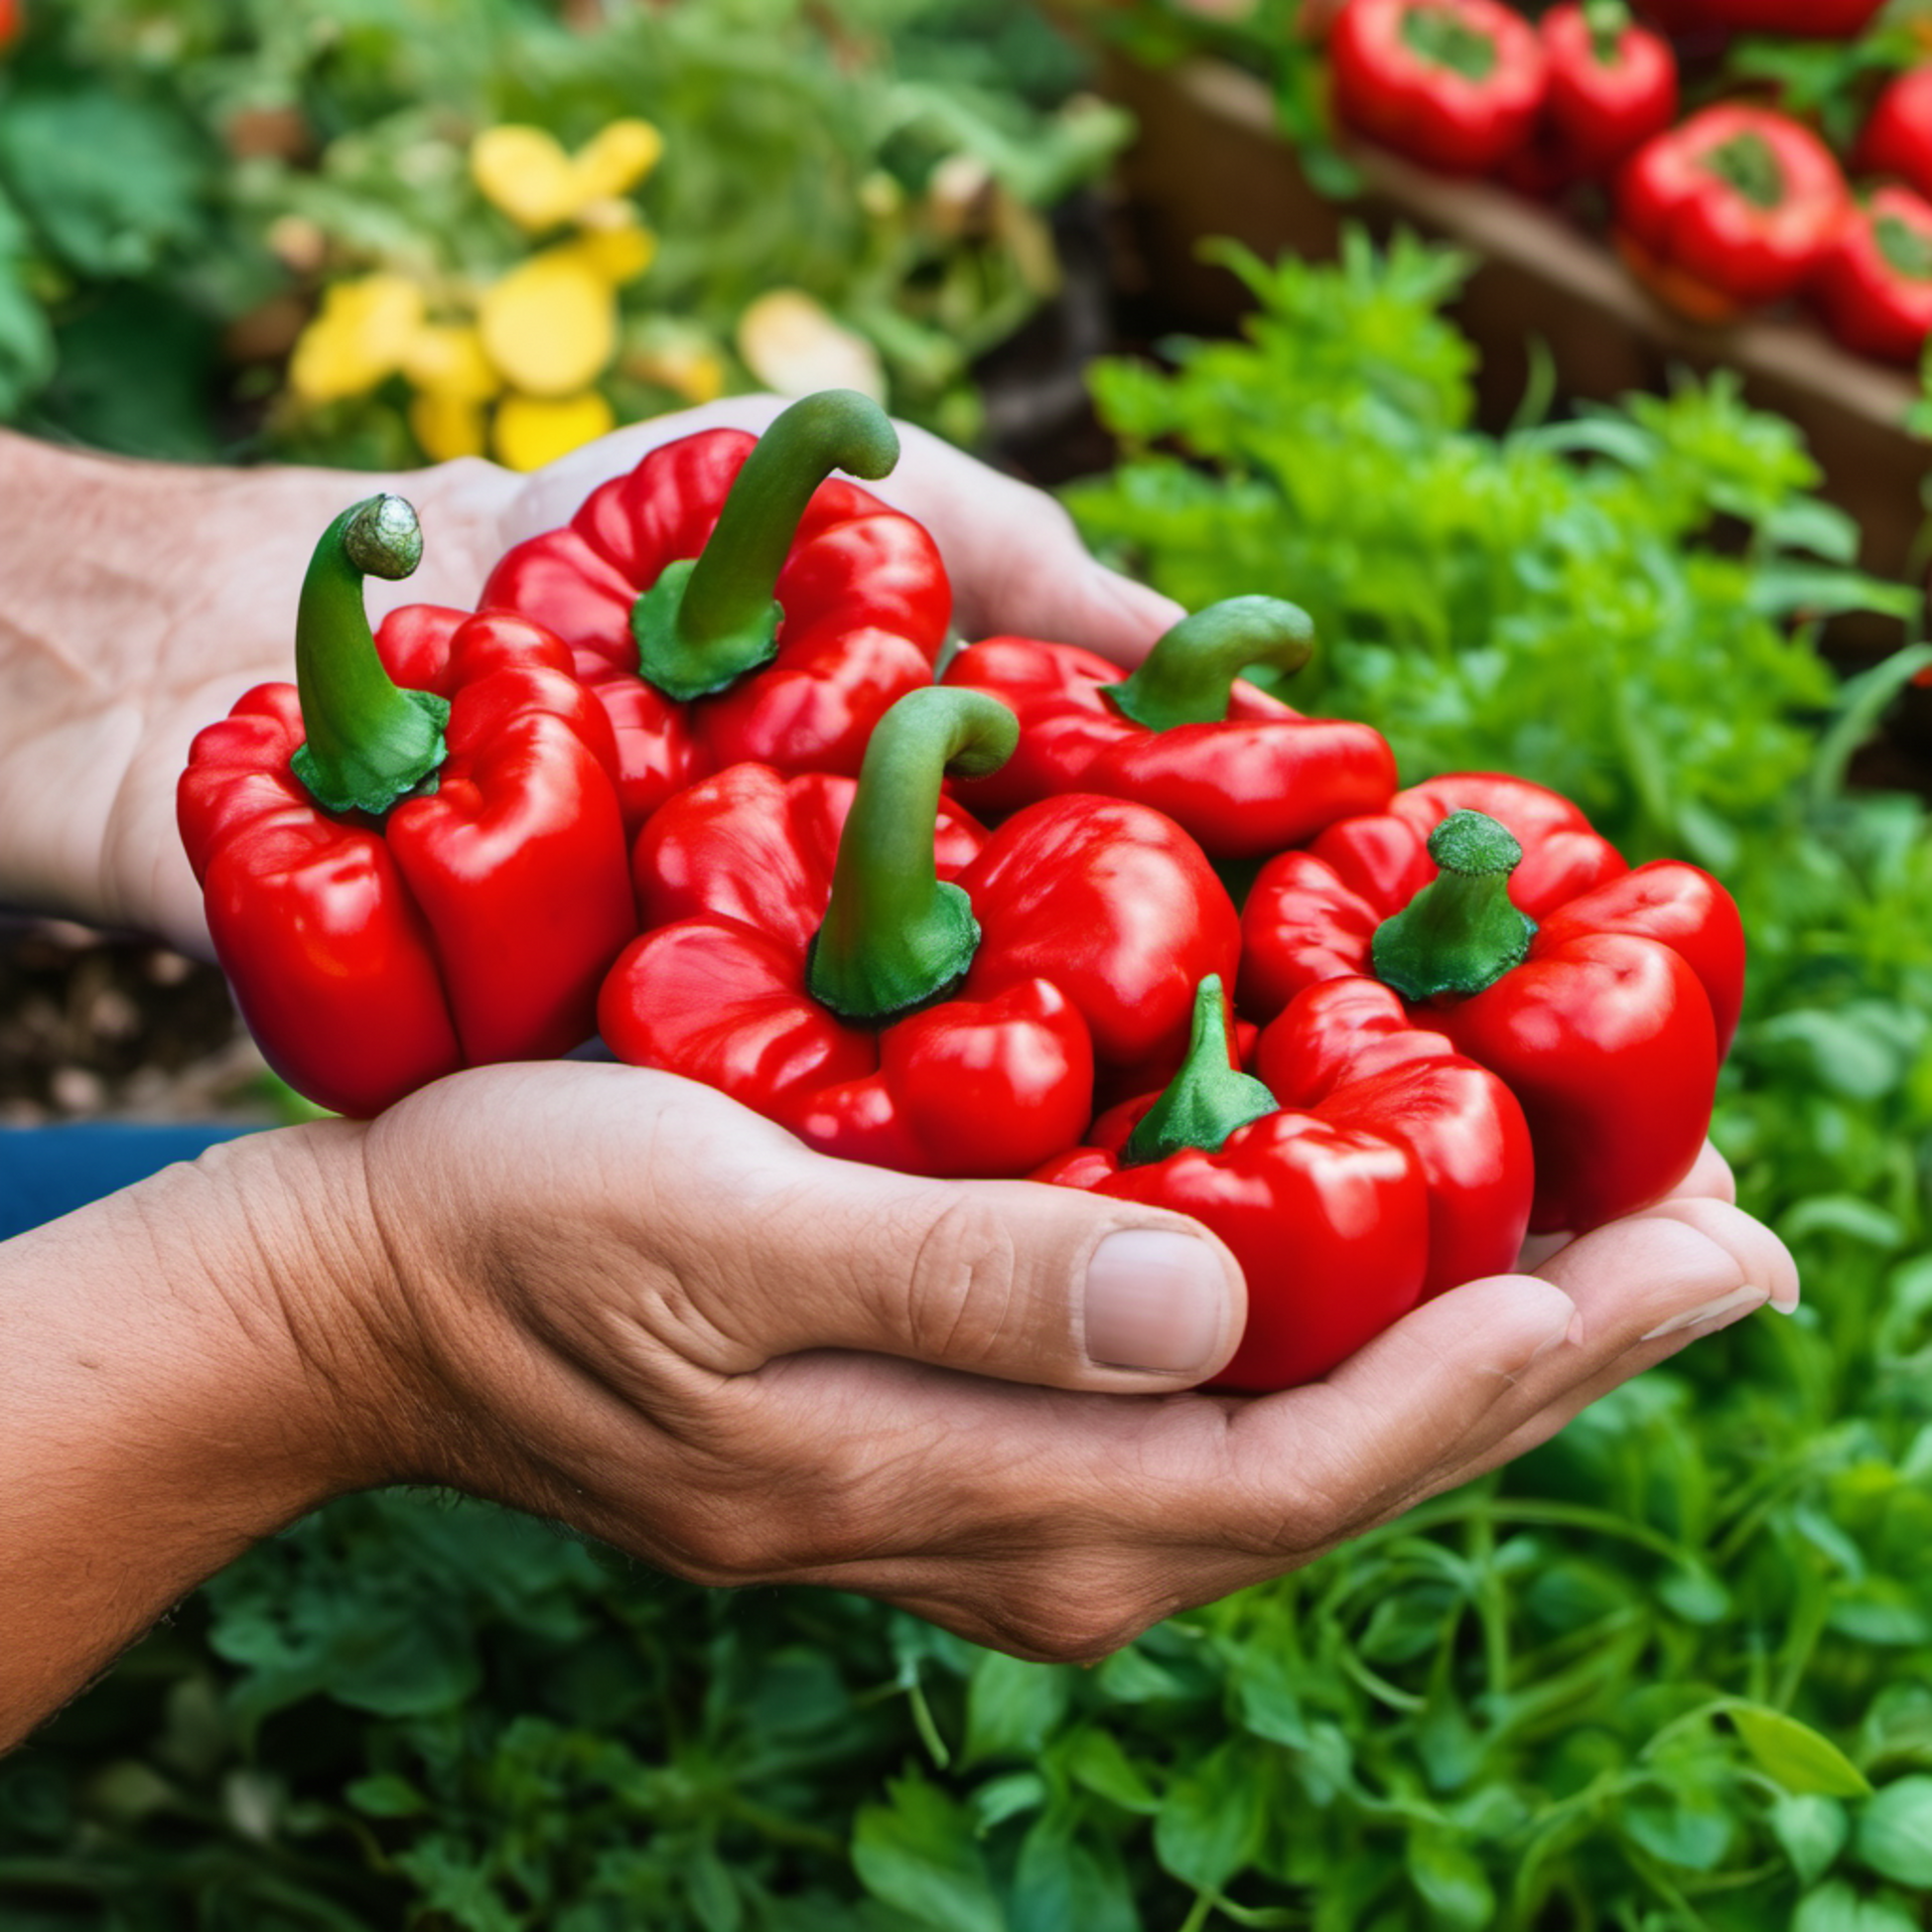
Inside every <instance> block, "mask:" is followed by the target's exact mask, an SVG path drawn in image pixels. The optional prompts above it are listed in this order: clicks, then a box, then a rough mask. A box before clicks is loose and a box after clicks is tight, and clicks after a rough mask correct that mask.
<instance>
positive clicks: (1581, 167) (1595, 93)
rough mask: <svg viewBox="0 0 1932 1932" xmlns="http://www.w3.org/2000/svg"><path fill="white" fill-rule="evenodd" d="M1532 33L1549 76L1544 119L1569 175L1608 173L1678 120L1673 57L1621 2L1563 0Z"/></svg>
mask: <svg viewBox="0 0 1932 1932" xmlns="http://www.w3.org/2000/svg"><path fill="white" fill-rule="evenodd" d="M1538 31H1539V32H1540V33H1541V34H1542V37H1543V52H1544V56H1545V58H1546V59H1547V61H1548V63H1549V74H1550V80H1549V91H1548V94H1547V95H1546V97H1545V101H1544V120H1545V123H1546V125H1547V127H1548V129H1549V132H1550V136H1551V146H1552V148H1553V150H1554V153H1555V156H1556V158H1557V160H1558V162H1559V165H1560V166H1561V167H1562V168H1563V170H1564V172H1566V173H1567V174H1569V175H1571V176H1572V177H1584V178H1594V177H1596V176H1599V175H1604V174H1607V173H1608V172H1609V171H1610V169H1611V168H1613V167H1614V166H1615V165H1616V164H1617V163H1618V162H1619V161H1621V160H1622V159H1623V158H1624V156H1625V155H1627V154H1629V153H1631V152H1632V150H1634V149H1636V148H1640V147H1641V146H1642V145H1643V144H1644V143H1645V142H1646V141H1648V140H1649V139H1650V138H1651V137H1652V136H1653V135H1656V134H1661V133H1662V132H1663V131H1664V129H1665V128H1667V127H1669V126H1670V124H1671V122H1672V121H1674V120H1675V119H1676V118H1677V57H1676V55H1674V54H1673V53H1672V52H1671V49H1670V43H1669V42H1668V41H1666V40H1665V39H1664V38H1663V37H1662V36H1661V35H1658V34H1653V33H1652V32H1651V31H1650V30H1649V29H1648V28H1646V27H1639V26H1637V25H1635V24H1634V23H1633V22H1632V20H1631V18H1630V12H1629V9H1628V8H1627V7H1626V6H1624V5H1623V0H1565V4H1564V5H1562V6H1559V7H1552V8H1551V9H1550V11H1549V12H1548V13H1547V14H1545V15H1544V16H1543V20H1542V23H1541V25H1540V28H1539V30H1538Z"/></svg>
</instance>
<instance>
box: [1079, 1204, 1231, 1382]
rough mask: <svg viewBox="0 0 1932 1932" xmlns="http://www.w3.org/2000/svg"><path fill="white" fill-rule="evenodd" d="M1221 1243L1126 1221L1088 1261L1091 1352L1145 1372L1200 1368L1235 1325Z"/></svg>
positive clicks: (1100, 1360) (1099, 1360) (1109, 1363)
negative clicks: (1230, 1319)
mask: <svg viewBox="0 0 1932 1932" xmlns="http://www.w3.org/2000/svg"><path fill="white" fill-rule="evenodd" d="M1227 1300H1228V1287H1227V1278H1226V1276H1225V1275H1224V1274H1223V1273H1222V1271H1221V1264H1220V1261H1219V1259H1218V1258H1217V1257H1216V1255H1215V1253H1214V1251H1213V1249H1211V1248H1210V1247H1208V1245H1207V1244H1206V1242H1204V1241H1198V1240H1196V1239H1195V1238H1194V1237H1193V1236H1192V1235H1191V1234H1175V1233H1173V1232H1171V1231H1170V1230H1169V1229H1167V1228H1122V1229H1121V1230H1120V1231H1119V1232H1118V1233H1115V1234H1110V1235H1108V1236H1107V1238H1106V1239H1105V1240H1104V1241H1102V1242H1101V1244H1100V1245H1099V1247H1097V1248H1096V1249H1094V1251H1093V1259H1092V1260H1091V1261H1089V1262H1088V1263H1087V1300H1086V1321H1087V1359H1088V1360H1089V1361H1091V1362H1094V1363H1095V1364H1097V1365H1098V1366H1100V1367H1102V1368H1125V1369H1133V1370H1136V1371H1138V1372H1140V1373H1142V1374H1154V1375H1197V1374H1199V1373H1201V1372H1202V1371H1203V1370H1205V1369H1206V1368H1207V1367H1208V1366H1209V1364H1210V1363H1211V1362H1212V1361H1213V1360H1214V1358H1215V1356H1216V1354H1217V1353H1218V1351H1219V1349H1220V1346H1221V1337H1222V1335H1223V1334H1224V1333H1225V1332H1226V1329H1227Z"/></svg>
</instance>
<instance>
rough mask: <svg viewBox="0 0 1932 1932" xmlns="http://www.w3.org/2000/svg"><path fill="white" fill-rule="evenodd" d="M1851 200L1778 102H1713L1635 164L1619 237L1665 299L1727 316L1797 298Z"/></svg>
mask: <svg viewBox="0 0 1932 1932" xmlns="http://www.w3.org/2000/svg"><path fill="white" fill-rule="evenodd" d="M1849 206H1850V195H1849V192H1848V190H1847V189H1846V186H1845V178H1844V176H1843V175H1842V174H1841V173H1840V172H1839V166H1838V163H1837V162H1836V161H1835V160H1834V159H1833V158H1832V153H1831V150H1830V149H1829V148H1827V147H1826V146H1825V144H1824V143H1823V142H1822V141H1821V140H1819V138H1818V137H1817V135H1815V134H1813V133H1812V132H1811V130H1810V129H1809V128H1806V127H1802V126H1800V125H1799V124H1798V122H1796V121H1794V120H1792V119H1790V118H1789V116H1787V115H1784V114H1779V113H1776V112H1774V111H1773V110H1772V109H1770V108H1768V107H1753V106H1750V105H1747V104H1745V103H1742V102H1728V103H1725V105H1723V106H1718V107H1707V108H1705V109H1704V110H1703V111H1702V112H1701V113H1697V114H1693V115H1692V116H1691V117H1690V119H1689V120H1687V121H1685V122H1683V123H1682V124H1681V125H1680V126H1678V127H1675V128H1673V129H1672V130H1671V131H1670V132H1669V133H1668V134H1660V135H1658V136H1657V137H1656V139H1654V140H1652V141H1649V142H1646V143H1645V145H1644V146H1643V147H1641V148H1639V149H1638V150H1637V152H1636V153H1635V154H1634V155H1632V156H1631V157H1630V159H1629V160H1628V161H1627V162H1625V163H1624V165H1623V169H1622V172H1621V173H1620V174H1619V175H1618V177H1617V182H1616V227H1615V230H1614V233H1615V239H1616V244H1617V247H1618V249H1619V251H1620V252H1621V253H1622V255H1623V256H1624V259H1625V260H1626V261H1627V262H1628V263H1629V265H1630V267H1631V269H1632V271H1633V272H1634V273H1635V274H1636V275H1637V276H1638V277H1639V278H1640V279H1641V280H1642V281H1644V282H1645V283H1646V284H1647V285H1648V286H1649V287H1650V288H1651V289H1652V290H1653V291H1654V292H1655V293H1656V294H1657V295H1658V296H1659V297H1660V299H1662V300H1663V301H1665V302H1667V303H1669V304H1670V305H1671V306H1672V307H1673V308H1676V309H1680V310H1682V311H1683V312H1684V313H1685V314H1686V315H1689V316H1692V317H1695V318H1696V319H1698V320H1700V321H1705V322H1718V321H1725V320H1728V319H1729V318H1731V317H1734V316H1735V315H1737V314H1738V313H1739V311H1741V310H1743V309H1746V308H1749V307H1751V306H1753V305H1755V304H1758V303H1764V302H1775V301H1776V300H1778V298H1779V297H1781V296H1786V295H1790V294H1792V293H1793V292H1794V291H1795V290H1796V289H1797V288H1798V286H1799V284H1800V283H1802V282H1803V281H1804V280H1805V278H1806V277H1807V276H1808V275H1809V274H1810V273H1811V271H1812V270H1813V269H1814V268H1816V267H1817V265H1818V263H1819V261H1820V260H1821V258H1822V257H1823V255H1824V253H1825V250H1826V249H1827V248H1829V247H1830V246H1831V244H1832V241H1833V238H1834V237H1835V236H1836V235H1837V233H1838V228H1839V224H1840V223H1841V222H1842V221H1843V220H1844V218H1845V213H1846V209H1847V207H1849Z"/></svg>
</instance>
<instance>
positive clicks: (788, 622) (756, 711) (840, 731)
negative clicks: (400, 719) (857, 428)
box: [479, 429, 952, 831]
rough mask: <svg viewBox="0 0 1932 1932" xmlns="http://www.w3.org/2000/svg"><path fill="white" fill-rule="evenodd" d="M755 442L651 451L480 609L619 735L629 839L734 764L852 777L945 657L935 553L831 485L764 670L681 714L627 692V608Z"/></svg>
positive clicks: (676, 552)
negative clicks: (554, 662)
mask: <svg viewBox="0 0 1932 1932" xmlns="http://www.w3.org/2000/svg"><path fill="white" fill-rule="evenodd" d="M757 440H758V439H756V438H755V437H753V436H750V435H748V434H747V433H746V432H745V431H743V430H731V429H720V430H706V431H703V432H702V433H700V434H699V435H696V436H688V437H685V438H683V439H682V440H680V441H679V442H676V443H669V444H666V445H664V446H663V447H662V448H661V449H657V450H653V451H652V452H651V453H650V454H649V455H648V456H646V457H645V458H644V459H643V461H642V462H641V463H639V464H638V465H637V467H636V469H634V470H633V471H631V472H630V474H629V475H628V476H624V477H619V478H616V479H614V480H613V481H612V482H610V483H605V484H604V485H603V486H602V487H601V488H599V489H596V490H594V491H592V493H591V495H590V496H589V497H588V498H586V500H585V502H584V504H583V506H582V507H581V508H580V509H579V510H578V512H577V514H576V515H575V516H573V517H572V518H571V520H570V522H569V523H568V524H566V525H565V526H564V527H563V528H562V529H560V530H552V531H549V532H547V533H545V534H544V535H542V536H538V537H532V538H531V539H529V541H527V542H525V543H520V544H518V545H517V546H516V547H515V548H514V549H513V550H511V551H509V552H508V553H507V554H506V555H505V556H504V557H503V558H502V560H501V561H500V562H499V563H498V564H497V565H496V568H495V569H494V570H493V571H491V573H490V575H489V580H488V582H487V583H486V584H485V585H484V586H483V596H482V598H481V599H480V600H479V602H480V604H481V606H482V607H483V608H485V609H489V608H494V609H500V610H509V611H520V612H522V613H523V614H525V615H526V616H528V617H531V618H534V619H535V620H537V621H539V622H540V623H542V624H543V625H544V626H545V627H546V628H547V629H550V630H553V631H555V632H556V633H557V635H558V636H560V637H562V638H563V640H564V641H565V643H566V644H568V645H569V646H570V648H571V651H572V653H573V656H574V659H575V663H576V668H577V674H578V675H579V677H581V678H582V679H583V681H584V682H585V683H586V684H587V685H588V686H589V687H590V689H591V690H592V691H594V692H595V693H596V694H597V697H598V699H599V701H600V702H601V703H602V704H603V705H604V707H605V709H606V711H607V712H608V713H609V714H610V718H611V723H612V726H613V728H614V729H615V731H616V734H617V742H618V752H619V758H620V761H621V797H622V801H623V808H624V819H625V823H626V824H627V825H628V826H630V827H631V829H632V830H633V831H634V830H635V829H636V827H638V826H639V825H641V824H642V823H643V821H644V820H645V819H646V818H647V817H648V816H649V815H650V813H651V812H652V811H654V810H655V809H656V808H657V806H658V805H660V804H662V803H663V801H664V800H665V799H666V798H668V797H669V796H670V795H671V794H672V793H673V792H674V791H677V790H679V789H681V788H682V787H683V786H685V785H688V784H690V783H692V782H694V781H695V780H696V779H698V778H701V777H705V776H707V775H708V774H709V773H711V772H713V771H717V770H720V769H722V768H723V767H724V766H726V765H728V764H736V763H740V762H742V761H745V760H755V761H758V762H760V763H765V764H770V765H774V766H775V767H777V768H778V769H780V770H783V771H810V770H826V771H840V772H848V773H851V772H856V771H857V770H858V769H859V763H860V760H861V759H862V758H863V756H864V754H865V747H866V741H867V738H868V737H869V736H870V734H871V731H872V728H873V727H874V725H876V724H877V723H878V721H879V719H880V718H881V717H882V716H883V715H884V714H885V712H886V711H887V710H888V708H889V707H890V706H891V705H892V703H893V701H894V700H895V699H896V698H898V697H900V696H901V695H903V694H904V693H905V692H907V691H910V690H913V689H916V688H917V687H918V686H920V685H922V684H926V683H929V682H930V681H931V678H932V666H933V662H934V660H935V659H936V658H937V656H938V653H939V649H940V646H941V644H942V643H943V642H944V641H945V636H946V624H947V621H948V618H949V616H950V613H951V608H952V594H951V589H950V587H949V585H948V584H947V581H946V574H945V570H944V567H943V566H942V564H941V563H940V560H939V552H938V548H937V546H936V545H935V544H934V543H933V541H932V539H931V537H930V536H928V535H927V534H926V532H925V530H924V529H923V528H922V527H921V526H920V525H919V524H917V523H915V522H914V521H913V520H912V519H911V518H910V517H909V516H905V515H903V514H901V513H900V512H899V511H897V510H895V509H890V508H888V507H887V505H886V504H884V503H882V502H881V501H880V500H879V499H878V498H877V497H876V496H873V495H872V494H870V493H869V492H868V491H866V490H864V489H862V488H860V487H859V485H858V484H857V483H849V482H846V481H845V480H843V479H841V478H836V477H835V478H833V479H831V480H830V481H828V482H826V483H822V484H820V486H819V487H818V489H817V490H816V491H815V492H814V494H813V495H812V498H811V501H810V505H809V507H808V508H807V509H806V511H805V514H804V517H803V519H802V520H801V522H800V523H799V525H798V532H797V536H796V538H795V539H794V541H793V543H792V546H791V550H790V553H789V555H788V556H787V558H786V560H785V563H784V567H783V569H782V570H781V572H780V573H779V576H778V580H777V585H776V589H775V596H776V599H777V602H778V604H779V605H780V607H781V608H782V609H783V612H784V620H783V623H782V625H781V627H780V630H779V637H778V653H777V655H776V657H775V658H773V659H772V660H771V662H770V663H768V664H766V665H765V666H763V667H762V668H761V669H759V670H756V671H753V672H751V673H749V674H747V675H746V676H744V677H741V678H740V679H739V680H738V681H737V682H736V683H735V684H733V685H732V686H731V687H730V688H729V689H727V690H724V691H721V692H719V693H718V694H717V695H715V696H710V697H699V698H694V699H688V700H683V701H680V700H676V699H673V698H669V697H667V696H665V695H664V693H663V692H662V691H659V690H658V689H656V688H655V687H654V686H652V685H651V684H649V683H646V682H645V681H644V680H643V679H642V678H641V677H640V676H639V675H638V673H637V649H636V644H635V642H634V640H633V637H632V634H631V630H630V617H631V609H632V607H633V606H634V605H635V604H636V603H637V601H638V599H639V597H640V596H641V595H642V594H643V593H644V592H646V591H648V590H649V589H650V588H651V587H652V586H653V585H655V584H656V583H657V581H658V579H659V578H660V577H661V576H662V575H663V573H664V569H665V566H666V565H668V564H671V563H674V562H677V561H679V560H680V559H687V558H692V557H696V556H697V555H698V553H699V552H700V551H701V550H702V549H703V548H704V545H705V542H706V540H707V539H708V538H709V537H710V535H711V533H712V531H713V529H714V528H715V527H716V525H717V522H718V518H719V513H720V511H721V510H722V509H723V507H724V503H725V499H726V497H727V495H728V494H729V493H730V490H731V486H732V484H733V483H734V482H736V481H737V478H738V474H739V472H740V471H741V470H742V469H743V468H744V466H745V461H746V459H747V457H749V456H750V455H751V453H752V450H753V448H754V446H755V445H756V443H757Z"/></svg>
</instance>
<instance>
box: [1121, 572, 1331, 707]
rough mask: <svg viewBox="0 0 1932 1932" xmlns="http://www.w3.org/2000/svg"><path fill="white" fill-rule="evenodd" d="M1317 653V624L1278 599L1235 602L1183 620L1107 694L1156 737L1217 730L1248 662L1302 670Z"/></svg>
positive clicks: (1232, 599)
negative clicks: (1178, 729)
mask: <svg viewBox="0 0 1932 1932" xmlns="http://www.w3.org/2000/svg"><path fill="white" fill-rule="evenodd" d="M1313 650H1314V620H1313V619H1312V618H1311V617H1310V616H1309V614H1308V613H1307V612H1306V611H1304V610H1303V609H1302V607H1301V606H1300V605H1299V604H1287V603H1284V602H1283V601H1282V600H1281V599H1280V598H1278V597H1230V598H1227V599H1224V600H1223V601H1222V602H1221V603H1219V604H1210V605H1209V606H1208V607H1207V609H1206V610H1204V611H1196V612H1195V613H1194V615H1193V616H1192V617H1191V618H1182V619H1181V621H1179V622H1178V623H1177V624H1175V625H1174V627H1173V629H1172V630H1170V631H1169V632H1168V633H1167V635H1166V636H1165V637H1163V638H1162V639H1161V640H1160V642H1159V643H1157V644H1156V645H1155V646H1154V648H1153V649H1152V650H1151V651H1149V652H1148V654H1147V655H1146V656H1145V657H1144V658H1142V660H1141V662H1140V666H1139V668H1138V669H1137V670H1136V671H1135V672H1134V673H1133V674H1132V676H1130V677H1127V678H1125V679H1123V680H1122V681H1121V682H1120V683H1119V684H1110V685H1106V686H1103V687H1102V688H1103V689H1104V691H1105V692H1106V696H1107V701H1108V703H1110V704H1111V705H1112V706H1113V707H1114V709H1115V710H1116V711H1118V712H1119V713H1120V714H1121V716H1122V717H1123V718H1131V719H1133V721H1134V722H1135V723H1136V724H1137V725H1145V726H1147V728H1148V729H1149V730H1150V731H1157V732H1161V731H1170V730H1172V729H1173V727H1174V726H1175V725H1213V724H1218V723H1219V722H1220V721H1221V720H1222V719H1223V718H1225V717H1226V716H1227V715H1228V705H1229V703H1230V702H1231V700H1232V697H1233V692H1234V680H1235V679H1236V678H1237V677H1239V676H1240V675H1241V673H1242V672H1243V671H1244V670H1245V669H1246V668H1247V667H1248V666H1249V665H1250V664H1272V665H1274V666H1275V668H1276V669H1277V670H1281V671H1299V670H1300V669H1301V668H1302V666H1303V665H1304V664H1306V663H1307V662H1308V661H1309V658H1310V656H1311V654H1312V652H1313Z"/></svg>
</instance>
